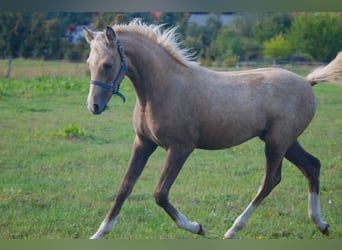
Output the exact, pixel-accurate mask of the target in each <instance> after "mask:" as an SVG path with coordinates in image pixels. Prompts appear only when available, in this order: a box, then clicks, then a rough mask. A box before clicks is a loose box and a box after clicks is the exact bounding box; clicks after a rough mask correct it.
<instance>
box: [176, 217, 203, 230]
mask: <svg viewBox="0 0 342 250" xmlns="http://www.w3.org/2000/svg"><path fill="white" fill-rule="evenodd" d="M177 218H178V220H176V224H177V226H178V227H180V228H182V229H185V230H188V231H190V232H192V233H195V234H197V233H198V232H199V230H200V225H199V224H198V223H197V222H191V221H189V220H188V219H187V218H186V217H185V216H184V215H183V214H181V213H180V212H178V215H177Z"/></svg>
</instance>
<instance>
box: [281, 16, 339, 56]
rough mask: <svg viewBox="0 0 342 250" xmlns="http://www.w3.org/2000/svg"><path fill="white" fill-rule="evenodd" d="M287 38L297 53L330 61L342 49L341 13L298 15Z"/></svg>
mask: <svg viewBox="0 0 342 250" xmlns="http://www.w3.org/2000/svg"><path fill="white" fill-rule="evenodd" d="M286 38H287V39H288V40H289V42H290V44H291V47H292V49H293V52H294V53H295V54H309V55H311V56H312V57H313V58H314V59H315V60H322V61H330V60H331V59H333V58H334V57H335V56H336V53H337V52H338V51H340V50H341V49H342V27H341V16H340V14H339V13H305V14H299V15H296V16H295V17H294V20H293V22H292V26H291V28H290V30H289V32H288V33H287V35H286Z"/></svg>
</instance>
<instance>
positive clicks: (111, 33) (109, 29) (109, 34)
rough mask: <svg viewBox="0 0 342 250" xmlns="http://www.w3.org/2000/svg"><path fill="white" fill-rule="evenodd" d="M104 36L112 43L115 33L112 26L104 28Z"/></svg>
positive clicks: (114, 39)
mask: <svg viewBox="0 0 342 250" xmlns="http://www.w3.org/2000/svg"><path fill="white" fill-rule="evenodd" d="M106 37H107V41H108V42H109V43H113V42H115V41H116V34H115V31H114V29H113V28H112V27H110V26H107V29H106Z"/></svg>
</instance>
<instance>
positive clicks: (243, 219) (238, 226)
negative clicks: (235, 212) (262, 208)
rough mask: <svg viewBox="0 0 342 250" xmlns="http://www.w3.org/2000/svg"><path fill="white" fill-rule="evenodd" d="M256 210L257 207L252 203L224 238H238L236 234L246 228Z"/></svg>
mask: <svg viewBox="0 0 342 250" xmlns="http://www.w3.org/2000/svg"><path fill="white" fill-rule="evenodd" d="M255 209H256V206H254V205H253V204H252V203H250V204H249V205H248V207H247V208H246V209H245V211H243V212H242V214H241V215H240V216H239V217H237V218H236V219H235V221H234V224H233V226H231V228H230V229H229V230H228V231H227V232H226V233H225V234H224V236H223V238H224V239H234V238H235V237H236V233H237V232H238V231H239V230H241V229H242V228H244V227H245V225H246V224H247V221H248V219H249V217H250V216H251V215H252V213H253V212H254V210H255Z"/></svg>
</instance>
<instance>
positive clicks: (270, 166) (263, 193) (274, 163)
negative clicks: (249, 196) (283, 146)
mask: <svg viewBox="0 0 342 250" xmlns="http://www.w3.org/2000/svg"><path fill="white" fill-rule="evenodd" d="M283 151H284V150H280V149H278V148H277V147H272V146H270V145H269V144H267V143H266V145H265V155H266V166H265V175H264V179H263V182H262V184H261V186H260V188H259V190H258V193H257V195H256V196H255V198H254V199H253V201H252V202H251V203H250V204H249V205H248V207H247V208H246V209H245V210H244V211H243V213H242V214H241V215H240V216H239V217H237V218H236V219H235V221H234V224H233V226H232V227H231V228H230V229H229V230H228V231H227V232H226V233H225V234H224V239H233V238H235V236H236V234H237V232H238V231H239V230H241V229H242V228H243V227H244V226H245V225H246V223H247V220H248V219H249V217H250V216H251V215H252V213H253V212H254V210H255V209H256V208H257V207H258V206H259V205H260V203H261V202H262V201H263V199H265V198H266V197H267V196H268V195H269V194H270V193H271V191H272V190H273V188H274V187H275V186H276V185H277V184H278V183H279V182H280V180H281V165H282V159H283V155H284V152H283Z"/></svg>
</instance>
